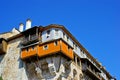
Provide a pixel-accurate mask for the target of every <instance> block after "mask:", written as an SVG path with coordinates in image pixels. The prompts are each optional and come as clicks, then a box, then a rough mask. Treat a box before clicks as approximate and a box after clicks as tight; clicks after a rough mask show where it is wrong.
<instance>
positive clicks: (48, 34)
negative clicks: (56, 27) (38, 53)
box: [46, 30, 50, 38]
mask: <svg viewBox="0 0 120 80" xmlns="http://www.w3.org/2000/svg"><path fill="white" fill-rule="evenodd" d="M46 36H47V38H49V37H50V30H48V31H47V34H46Z"/></svg>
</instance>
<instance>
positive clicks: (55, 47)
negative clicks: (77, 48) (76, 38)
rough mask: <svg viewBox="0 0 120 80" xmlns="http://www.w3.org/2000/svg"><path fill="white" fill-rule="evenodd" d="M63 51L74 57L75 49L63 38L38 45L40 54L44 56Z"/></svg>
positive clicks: (66, 54)
mask: <svg viewBox="0 0 120 80" xmlns="http://www.w3.org/2000/svg"><path fill="white" fill-rule="evenodd" d="M57 53H62V54H63V55H65V56H67V57H69V58H70V59H73V50H72V47H70V46H69V45H68V44H67V43H65V42H64V41H63V40H57V41H52V42H47V43H44V44H42V45H39V46H38V56H39V57H43V56H47V55H52V54H57Z"/></svg>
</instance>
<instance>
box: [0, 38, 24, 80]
mask: <svg viewBox="0 0 120 80" xmlns="http://www.w3.org/2000/svg"><path fill="white" fill-rule="evenodd" d="M21 40H22V38H19V39H15V40H12V41H10V42H9V43H8V46H7V52H6V53H5V54H3V55H0V75H1V76H2V77H3V80H23V78H22V77H23V75H22V74H23V73H24V71H25V70H24V69H25V68H24V66H23V65H24V63H23V62H22V61H21V59H20V41H21ZM24 75H26V74H25V73H24ZM24 80H26V79H24Z"/></svg>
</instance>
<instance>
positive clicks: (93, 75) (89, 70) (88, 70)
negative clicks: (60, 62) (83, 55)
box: [82, 64, 101, 80]
mask: <svg viewBox="0 0 120 80" xmlns="http://www.w3.org/2000/svg"><path fill="white" fill-rule="evenodd" d="M82 70H83V72H85V73H86V74H87V75H90V76H91V78H93V79H95V80H101V78H100V77H99V75H98V72H95V70H92V68H91V67H90V66H88V65H85V64H84V66H83V68H82Z"/></svg>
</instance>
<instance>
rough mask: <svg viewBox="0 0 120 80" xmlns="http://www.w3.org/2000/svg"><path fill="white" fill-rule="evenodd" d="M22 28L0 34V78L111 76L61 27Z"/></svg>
mask: <svg viewBox="0 0 120 80" xmlns="http://www.w3.org/2000/svg"><path fill="white" fill-rule="evenodd" d="M23 27H24V25H23V24H20V29H19V30H17V29H15V28H14V29H13V30H12V32H7V33H2V34H0V76H2V78H3V80H112V79H114V78H113V77H112V76H111V75H110V73H109V72H108V71H107V70H106V69H105V68H104V67H103V66H102V65H101V63H100V62H98V61H97V60H96V59H95V58H94V57H93V56H92V55H91V54H90V53H89V52H88V51H87V50H86V49H85V48H84V47H83V46H82V45H81V44H80V43H79V41H77V40H76V39H75V38H74V36H73V35H72V34H71V33H70V32H69V31H68V30H67V29H66V28H65V27H64V26H62V25H56V24H51V25H48V26H45V27H43V26H34V27H32V28H31V20H29V19H28V20H27V22H26V30H23ZM114 80H115V79H114Z"/></svg>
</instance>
